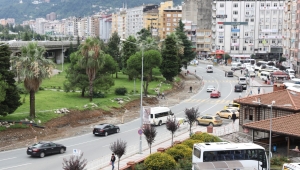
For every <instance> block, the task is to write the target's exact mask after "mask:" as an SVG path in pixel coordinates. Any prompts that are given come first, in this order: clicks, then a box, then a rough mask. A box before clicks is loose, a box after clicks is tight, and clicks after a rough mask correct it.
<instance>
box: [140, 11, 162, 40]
mask: <svg viewBox="0 0 300 170" xmlns="http://www.w3.org/2000/svg"><path fill="white" fill-rule="evenodd" d="M158 17H159V16H158V5H157V6H156V8H154V9H150V10H147V9H144V19H143V20H144V26H143V27H144V28H145V29H149V30H150V32H151V34H152V36H158Z"/></svg>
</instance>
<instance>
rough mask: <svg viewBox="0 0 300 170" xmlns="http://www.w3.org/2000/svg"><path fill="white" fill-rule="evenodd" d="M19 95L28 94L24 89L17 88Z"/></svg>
mask: <svg viewBox="0 0 300 170" xmlns="http://www.w3.org/2000/svg"><path fill="white" fill-rule="evenodd" d="M18 92H19V94H28V93H29V92H28V91H27V90H26V89H25V87H18Z"/></svg>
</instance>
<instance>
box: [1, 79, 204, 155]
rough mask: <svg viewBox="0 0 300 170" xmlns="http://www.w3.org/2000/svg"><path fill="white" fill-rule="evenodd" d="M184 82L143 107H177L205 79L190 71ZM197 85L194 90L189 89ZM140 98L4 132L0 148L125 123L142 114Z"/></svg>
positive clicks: (198, 87) (13, 146)
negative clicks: (41, 126) (104, 124)
mask: <svg viewBox="0 0 300 170" xmlns="http://www.w3.org/2000/svg"><path fill="white" fill-rule="evenodd" d="M181 78H182V81H181V82H179V83H176V84H174V85H173V88H172V89H171V90H169V91H167V92H165V94H166V95H165V97H166V99H161V98H157V97H156V96H149V97H144V98H143V106H168V107H170V106H173V105H175V104H177V103H179V102H181V101H182V100H184V99H187V98H189V97H190V96H192V95H194V94H195V93H197V92H198V91H199V89H200V88H201V87H202V81H201V80H199V79H198V78H197V77H196V76H194V75H192V74H190V75H188V76H182V77H181ZM191 86H192V87H193V92H192V93H190V92H189V88H190V87H191ZM139 111H140V100H139V99H138V100H134V101H131V102H128V103H127V104H125V105H124V106H123V107H122V108H113V109H111V110H110V111H109V112H108V111H103V110H85V111H77V110H72V111H71V112H70V113H69V114H66V115H64V116H62V117H59V118H55V119H52V120H51V121H49V122H47V123H46V124H45V125H44V126H45V129H40V128H36V127H29V128H25V129H8V130H6V131H2V132H0V136H1V138H0V151H5V150H10V149H15V148H20V147H27V146H29V145H31V144H32V143H33V142H34V138H35V136H37V139H38V140H39V141H40V140H50V141H52V140H57V139H61V138H66V137H71V136H76V135H81V134H85V133H91V131H92V128H93V126H94V125H95V124H99V123H112V124H121V123H126V122H129V121H131V120H134V119H136V118H138V117H139V116H140V112H139Z"/></svg>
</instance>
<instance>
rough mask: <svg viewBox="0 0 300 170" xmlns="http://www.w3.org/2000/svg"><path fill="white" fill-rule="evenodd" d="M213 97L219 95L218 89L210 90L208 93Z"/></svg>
mask: <svg viewBox="0 0 300 170" xmlns="http://www.w3.org/2000/svg"><path fill="white" fill-rule="evenodd" d="M213 97H217V98H219V97H221V92H220V91H218V90H214V91H212V92H211V93H210V98H213Z"/></svg>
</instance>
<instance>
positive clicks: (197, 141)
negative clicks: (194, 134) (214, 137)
mask: <svg viewBox="0 0 300 170" xmlns="http://www.w3.org/2000/svg"><path fill="white" fill-rule="evenodd" d="M195 143H203V141H202V140H194V139H188V140H185V141H184V142H182V144H183V145H186V146H188V147H189V148H191V149H193V147H194V144H195Z"/></svg>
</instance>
